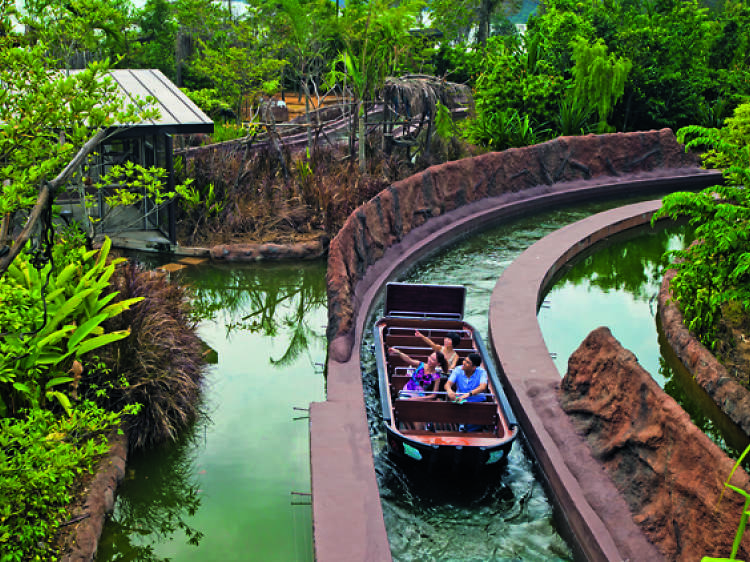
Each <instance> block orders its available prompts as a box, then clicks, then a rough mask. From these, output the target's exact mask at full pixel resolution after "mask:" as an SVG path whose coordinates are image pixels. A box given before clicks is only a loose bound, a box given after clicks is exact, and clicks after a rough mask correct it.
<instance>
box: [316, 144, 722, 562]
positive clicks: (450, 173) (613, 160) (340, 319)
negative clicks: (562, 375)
mask: <svg viewBox="0 0 750 562" xmlns="http://www.w3.org/2000/svg"><path fill="white" fill-rule="evenodd" d="M697 164H698V163H697V160H696V158H695V157H694V156H692V155H690V154H686V153H685V151H684V147H683V146H682V145H680V144H678V143H677V142H676V140H675V137H674V135H673V133H672V132H671V131H670V130H669V129H663V130H661V131H650V132H643V133H618V134H613V135H588V136H585V137H561V138H559V139H556V140H553V141H549V142H547V143H544V144H541V145H536V146H533V147H526V148H522V149H511V150H507V151H505V152H502V153H491V154H485V155H482V156H479V157H476V158H471V159H466V160H461V161H457V162H449V163H446V164H442V165H440V166H434V167H432V168H429V169H428V170H426V171H424V172H422V173H420V174H417V175H415V176H412V177H410V178H407V179H406V180H404V181H402V182H399V183H396V184H394V185H392V186H390V187H389V188H387V189H385V190H383V191H382V192H381V193H379V194H378V195H377V196H376V197H374V198H373V199H372V200H370V201H369V202H367V203H365V204H364V205H362V206H361V207H359V208H358V209H357V210H356V211H355V212H354V213H353V214H352V215H351V216H350V217H349V219H348V220H347V221H346V223H345V225H344V227H343V228H342V229H341V231H340V232H339V234H338V235H337V236H336V237H335V238H334V239H333V241H332V242H331V245H330V248H329V258H328V272H327V285H328V315H329V322H328V338H329V348H328V361H327V366H326V367H327V400H326V402H316V403H313V404H311V407H310V463H311V479H312V496H313V527H314V530H313V533H314V541H315V554H316V559H317V560H320V561H329V560H377V561H383V560H389V559H390V558H391V555H390V547H389V545H388V537H387V534H386V531H385V524H384V522H383V513H382V509H381V504H380V497H379V492H378V486H377V481H376V478H375V471H374V465H373V460H372V450H371V447H370V440H369V432H368V427H367V417H366V413H365V409H364V398H363V392H362V374H361V369H360V358H359V349H360V346H361V341H362V335H363V333H364V330H365V329H366V326H365V322H366V321H367V318H368V316H369V315H370V313H371V312H372V309H373V308H374V306H375V303H376V300H377V298H378V296H379V294H380V292H381V290H382V288H383V287H384V286H385V283H386V282H388V281H389V280H391V279H393V278H395V277H396V276H397V275H399V274H400V273H401V272H402V271H404V270H406V269H408V268H409V267H411V264H413V263H414V262H415V261H417V260H419V259H421V258H423V257H425V256H426V255H428V254H430V253H432V252H434V251H436V250H438V249H439V248H441V247H443V246H445V245H447V244H449V243H450V242H451V240H453V239H454V238H455V237H456V236H459V235H462V234H466V233H469V232H472V231H476V230H479V229H482V228H484V227H486V226H489V225H490V224H493V223H496V222H497V221H499V220H502V219H503V218H516V217H518V216H519V215H521V214H524V213H534V212H540V211H543V210H546V209H549V208H554V207H555V206H559V205H564V204H569V203H572V202H576V201H590V200H592V199H596V198H612V197H617V196H620V197H625V196H633V195H637V194H638V193H649V192H660V193H661V192H664V191H668V190H675V191H676V190H690V189H700V188H703V187H707V186H710V185H714V184H716V183H719V182H720V181H721V175H720V174H718V173H715V172H707V171H705V170H702V169H700V168H699V167H698V165H697ZM574 253H577V252H574ZM513 298H515V296H514V297H513ZM535 299H536V296H535ZM535 305H536V300H534V303H533V306H534V307H535ZM534 318H536V316H535V310H534ZM537 330H538V326H537ZM542 345H543V342H542ZM529 351H530V352H532V353H541V354H542V355H543V356H546V357H547V359H549V356H548V353H547V350H546V347H542V348H536V349H534V350H529ZM501 359H502V358H501ZM550 364H551V361H550ZM552 369H553V372H554V373H555V374H556V376H557V371H556V370H554V365H552ZM557 381H558V384H559V376H558V377H557ZM510 384H511V386H512V384H513V382H512V381H510ZM506 390H510V391H511V394H512V393H513V389H512V388H509V389H506ZM516 413H517V414H519V413H520V412H516ZM528 417H529V416H524V417H523V419H526V418H528ZM533 417H534V416H533V412H532V415H531V419H532V421H533ZM523 429H524V431H526V432H527V433H529V434H531V435H533V434H534V427H533V426H530V427H529V428H528V429H527V427H524V428H523ZM527 437H528V435H527ZM529 442H530V444H531V446H532V447H536V446H539V445H540V443H541V445H542V446H543V445H544V443H542V442H540V441H539V440H538V439H536V440H535V439H529ZM534 452H535V454H537V456H540V452H541V451H537V450H536V449H535V450H534ZM552 460H553V462H551V463H548V464H546V465H543V468H544V470H545V471H551V473H552V474H553V476H554V474H555V471H556V470H557V466H556V464H555V462H554V461H555V460H556V458H555V457H554V455H553V457H552ZM597 466H598V465H597ZM547 478H548V480H550V477H549V475H547ZM553 479H554V478H553ZM550 489H551V491H552V492H553V493H557V491H558V490H556V488H554V487H550ZM563 492H564V491H563ZM579 497H580V496H575V497H572V498H569V500H570V501H564V502H559V501H558V502H557V504H558V505H559V506H560V507H561V508H562V512H561V517H560V519H559V520H560V522H561V525H562V526H563V528H564V529H563V530H565V528H567V529H568V530H569V533H568V534H569V535H570V536H571V537H572V539H573V542H574V543H575V544H578V545H579V547H578V551H577V554H578V555H579V557H581V558H585V559H590V560H601V559H605V558H602V556H601V555H602V553H603V554H604V555H605V556H606V555H607V554H611V553H612V552H614V551H615V550H617V546H616V545H615V544H614V543H612V541H611V540H609V539H607V537H608V536H610V532H609V531H607V529H606V528H604V527H602V525H601V524H599V523H598V521H597V520H596V519H595V518H592V517H583V518H581V517H578V516H576V513H578V512H581V511H583V512H586V505H583V506H578V505H577V504H576V503H575V502H576V501H577V500H578V499H579ZM553 500H555V498H553ZM586 514H587V513H584V515H586ZM571 517H572V519H571ZM633 533H634V534H635V535H634V536H635V537H636V538H637V539H638V540H641V541H642V540H644V539H643V536H642V535H641V534H640V532H639V531H637V530H634V531H633ZM600 535H601V536H602V537H603V538H602V539H601V540H599V539H598V538H596V537H598V536H600ZM591 537H594V542H595V543H597V542H599V543H601V544H602V547H601V548H599V547H594V548H589V547H588V546H586V545H585V544H584V545H583V546H580V545H581V544H582V543H583V542H586V541H588V540H589V539H590V538H591ZM634 540H635V539H634ZM610 543H612V544H610ZM613 549H614V550H613ZM621 558H624V557H621Z"/></svg>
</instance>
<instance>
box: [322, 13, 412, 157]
mask: <svg viewBox="0 0 750 562" xmlns="http://www.w3.org/2000/svg"><path fill="white" fill-rule="evenodd" d="M423 5H424V3H423V1H422V0H404V1H403V2H400V3H399V4H398V5H397V6H393V5H392V4H391V3H390V2H388V0H350V1H349V2H347V4H346V8H345V9H344V11H343V13H342V15H341V17H340V18H339V20H338V25H339V35H340V37H341V38H342V41H343V43H344V49H343V50H342V51H341V52H340V53H339V56H338V57H337V58H336V60H335V61H334V62H333V64H332V69H331V72H330V73H329V75H328V83H329V84H334V83H339V84H341V85H342V88H343V91H344V96H345V98H346V97H348V96H351V105H352V108H353V110H352V127H351V132H350V137H349V148H350V152H351V154H352V156H353V154H354V146H355V143H354V141H355V138H357V137H358V138H359V155H358V159H359V167H360V170H363V171H364V169H365V122H364V118H365V114H366V102H367V101H369V100H373V99H374V98H375V93H376V91H378V90H379V89H380V88H381V87H382V85H383V84H384V83H385V79H386V77H387V76H389V75H391V74H392V73H393V71H394V70H395V69H396V68H398V64H399V56H400V55H401V54H402V52H401V51H400V50H399V49H398V48H397V47H398V46H401V45H404V44H406V43H408V42H410V41H412V40H413V39H412V37H411V36H410V35H409V29H411V28H412V27H413V26H414V25H415V24H416V21H417V14H419V12H420V10H421V9H422V7H423Z"/></svg>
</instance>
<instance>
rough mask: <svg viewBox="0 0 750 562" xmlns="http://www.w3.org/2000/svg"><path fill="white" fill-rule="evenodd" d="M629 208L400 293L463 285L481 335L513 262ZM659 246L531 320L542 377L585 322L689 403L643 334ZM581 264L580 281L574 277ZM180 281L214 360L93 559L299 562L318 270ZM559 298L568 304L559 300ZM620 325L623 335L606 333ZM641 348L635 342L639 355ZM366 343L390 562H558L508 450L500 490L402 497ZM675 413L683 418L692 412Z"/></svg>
mask: <svg viewBox="0 0 750 562" xmlns="http://www.w3.org/2000/svg"><path fill="white" fill-rule="evenodd" d="M635 201H636V200H635V199H631V200H625V201H622V200H620V201H611V202H605V203H596V204H586V205H579V206H577V207H575V208H564V209H560V210H557V211H553V212H549V213H543V214H539V215H534V216H531V217H522V218H519V219H518V220H516V221H513V222H511V223H506V224H504V225H501V226H498V227H496V228H493V229H490V230H487V231H485V232H483V233H480V234H477V235H474V236H471V237H469V238H466V239H462V240H456V241H455V242H454V243H453V244H452V245H451V246H450V247H448V248H446V249H445V250H443V251H441V252H440V253H439V254H436V255H434V256H432V257H430V258H429V259H427V260H423V261H422V262H420V263H419V264H416V265H415V267H414V268H413V269H412V270H411V271H410V272H408V273H407V274H406V275H405V276H404V277H403V279H402V280H406V281H411V282H428V283H445V284H457V283H459V284H464V285H466V287H467V303H466V317H467V319H468V320H469V321H470V322H471V323H473V324H474V325H475V326H476V327H477V328H478V329H479V330H480V331H481V332H482V334H484V335H485V336H486V334H487V308H488V306H489V298H490V295H491V293H492V290H493V288H494V286H495V283H496V281H497V278H498V277H499V275H500V274H501V273H502V272H503V270H504V269H505V267H507V265H509V264H510V263H511V262H512V261H513V259H515V258H516V257H517V256H518V255H519V254H520V253H521V252H523V251H524V250H525V249H526V248H528V247H529V246H530V245H531V244H533V243H534V242H535V241H537V240H539V239H540V238H542V237H543V236H545V235H547V234H549V233H551V232H552V231H554V230H556V229H558V228H560V227H562V226H564V225H566V224H569V223H571V222H574V221H576V220H580V219H582V218H585V217H587V216H589V215H591V214H593V213H596V212H600V211H603V210H606V209H609V208H613V207H616V206H619V205H622V204H626V203H633V202H635ZM659 236H662V235H656V238H653V239H652V237H651V235H647V236H645V238H642V240H641V241H640V242H637V243H636V245H635V246H632V245H628V244H630V242H627V241H625V244H626V246H625V247H623V248H618V247H617V246H616V245H615V246H607V247H605V248H597V249H596V253H595V254H592V255H591V256H589V257H587V258H586V259H584V260H581V261H580V262H579V263H578V264H576V266H575V267H574V268H572V269H571V270H570V271H569V272H567V273H568V274H569V275H570V277H569V278H567V279H566V278H563V279H562V280H561V281H560V282H558V285H557V286H556V287H555V289H553V291H552V292H550V294H549V295H548V299H549V301H550V308H543V309H542V310H541V312H540V321H541V322H542V328H543V332H544V334H545V338H549V339H548V340H547V342H548V345H549V347H550V349H551V350H552V351H556V352H557V354H558V359H557V364H558V365H564V364H565V362H566V361H567V356H568V355H569V354H570V352H572V350H573V349H575V347H577V345H578V344H580V342H581V341H582V339H583V338H584V337H585V335H586V334H587V333H588V332H589V331H590V330H591V329H592V328H591V327H589V324H587V323H586V322H589V317H591V322H593V327H596V326H598V325H600V324H602V323H604V324H607V325H609V326H610V327H612V329H613V332H614V333H615V335H616V336H617V337H622V338H623V340H624V344H625V345H626V347H629V348H631V349H633V350H634V351H635V353H636V355H637V356H638V358H639V360H641V362H642V364H644V366H645V365H648V367H647V368H648V369H649V370H652V369H655V370H653V371H652V372H653V373H654V375H655V377H657V378H660V379H661V382H662V384H664V386H665V387H666V388H668V389H669V388H670V387H672V388H674V389H676V390H674V391H673V395H678V394H680V393H682V394H685V395H687V396H688V397H689V398H690V397H691V396H692V394H693V391H692V390H690V388H689V386H687V384H686V383H685V384H683V382H682V378H681V377H682V375H680V374H679V373H677V372H676V371H675V370H674V369H672V368H671V367H669V365H668V363H667V362H666V360H665V359H664V357H662V356H661V355H660V352H659V350H660V347H659V342H658V336H657V330H656V326H655V323H654V314H655V310H656V303H655V299H654V294H655V288H658V278H659V276H660V273H659V268H660V267H661V266H660V265H659V264H658V261H659V260H658V256H660V255H661V253H662V252H663V249H664V248H666V247H667V246H669V245H671V244H678V243H682V242H681V241H680V236H683V235H682V234H680V233H669V234H667V235H665V236H666V238H664V237H663V236H662V238H659ZM618 243H619V242H618ZM647 256H651V257H647ZM623 260H624V263H625V264H627V266H626V267H625V270H624V271H620V269H619V266H617V265H616V263H618V262H623ZM587 263H588V264H589V265H590V267H591V268H592V269H588V270H586V269H583V270H578V269H576V267H579V266H580V267H586V264H587ZM184 279H185V280H186V281H187V282H188V283H189V284H190V285H191V286H192V287H193V290H194V294H195V297H194V301H193V302H194V305H195V308H196V311H197V312H198V314H199V315H200V317H201V318H202V320H201V322H200V334H201V336H202V338H203V339H204V340H205V341H206V342H207V343H208V344H209V345H210V346H211V347H212V348H213V349H214V350H215V351H216V352H217V355H218V363H216V364H215V365H213V366H212V367H211V369H210V370H209V372H208V373H207V378H206V385H205V404H204V409H205V411H206V414H207V415H206V417H205V418H204V419H202V420H200V421H199V422H198V423H196V424H195V426H194V427H193V428H192V430H191V431H189V432H188V433H187V434H186V435H185V436H184V437H183V438H182V439H181V441H180V442H179V443H176V444H173V445H170V446H165V447H162V448H159V449H157V450H154V451H148V452H147V453H145V454H142V455H139V456H135V457H132V458H131V459H130V460H129V462H128V469H127V476H126V479H125V481H124V482H123V485H122V486H121V487H120V488H119V490H118V499H117V502H116V506H115V512H114V515H113V517H112V518H111V520H110V521H109V522H108V523H107V525H106V527H105V529H104V534H103V536H102V540H101V544H100V549H99V555H98V557H97V559H98V560H109V561H115V560H116V561H124V560H153V561H157V560H166V559H172V560H176V561H183V560H187V561H190V560H196V561H197V560H200V561H213V560H221V561H234V560H237V561H245V560H262V561H266V560H271V561H273V560H280V561H307V560H312V559H313V548H312V520H311V509H310V506H309V496H307V495H305V494H306V493H308V492H309V491H310V474H309V435H308V420H307V418H306V415H307V412H306V411H305V410H304V408H307V407H308V405H309V403H310V402H311V401H318V400H324V399H325V381H324V377H323V374H322V369H321V364H322V363H323V362H324V360H325V338H324V334H325V324H326V321H327V317H326V311H325V303H326V300H325V263H324V262H317V263H307V264H302V265H297V264H295V265H281V266H265V265H253V266H239V265H233V266H231V267H216V266H211V265H205V266H200V267H199V268H192V269H188V270H187V271H186V273H185V277H184ZM573 289H575V290H573ZM564 291H570V293H569V294H567V296H565V297H564ZM580 291H584V292H580ZM621 291H624V293H623V294H620V292H621ZM599 293H601V294H599ZM610 297H611V298H612V299H614V301H615V302H616V303H617V304H616V305H614V306H615V310H616V312H614V313H613V314H611V315H610V316H608V317H606V318H605V317H598V316H597V314H598V313H599V312H600V311H602V310H604V309H605V308H607V307H610V306H613V305H612V303H611V302H610ZM582 312H585V314H583V313H582ZM555 315H557V316H555ZM623 321H625V322H626V323H630V324H629V325H631V326H632V327H631V328H622V327H621V322H623ZM552 332H555V333H557V334H558V336H554V337H552V336H551V335H550V334H551V333H552ZM625 332H628V333H629V334H630V335H624V333H625ZM555 338H557V339H555ZM641 341H644V342H648V343H647V344H644V346H643V347H639V345H641V344H640V342H641ZM369 343H371V342H370V341H367V342H365V345H364V347H363V361H362V363H363V372H364V377H363V385H364V388H365V401H366V407H367V412H368V423H369V425H370V429H371V439H372V447H373V453H374V459H375V468H376V476H377V479H378V484H379V486H380V491H381V501H382V506H383V512H384V517H385V523H386V527H387V530H388V533H389V540H390V543H391V549H392V554H393V557H394V559H395V560H397V561H401V560H404V561H406V560H420V561H421V560H505V561H509V560H524V561H526V560H571V552H570V549H569V548H568V546H567V545H566V544H565V542H564V541H563V540H562V538H561V537H560V535H559V534H558V533H557V530H556V528H555V522H554V518H553V513H552V508H551V505H550V503H549V501H548V498H547V496H546V494H545V491H544V488H543V486H542V485H541V483H540V481H539V480H538V478H537V477H536V475H535V467H534V462H533V460H532V459H531V458H530V457H529V456H528V454H527V452H526V451H525V448H524V446H523V439H520V440H519V441H518V442H517V443H516V444H515V445H514V447H513V450H512V452H511V454H510V456H509V460H508V466H507V469H506V472H505V474H504V475H503V477H502V479H501V481H499V482H498V483H496V484H494V485H493V486H491V487H490V488H489V489H486V490H483V491H482V492H481V493H473V491H472V493H471V494H465V493H464V489H463V488H462V487H461V486H458V485H456V486H453V485H450V484H449V485H448V486H447V487H445V488H444V489H440V490H434V492H435V493H424V489H422V491H421V492H416V491H415V489H414V486H413V482H411V481H410V480H409V479H408V478H406V477H405V476H404V475H403V474H402V472H401V471H400V470H399V469H398V467H395V466H393V465H392V464H391V462H390V460H389V458H388V456H387V455H386V454H385V452H384V440H383V431H382V422H381V420H380V417H379V416H380V413H379V407H380V406H379V399H378V397H379V394H378V389H377V376H376V374H375V368H374V357H373V355H372V352H371V350H370V348H369ZM662 349H663V348H662ZM177 352H178V350H177ZM683 378H684V377H683ZM687 379H689V377H687ZM691 399H692V398H691ZM679 400H680V402H681V404H683V407H686V409H690V408H692V406H690V405H688V406H686V404H693V403H695V404H699V403H698V402H695V401H693V402H690V400H687V401H684V400H682V399H679ZM295 408H301V410H298V409H295ZM696 408H697V409H696V410H695V412H697V413H695V412H693V413H691V415H693V419H694V420H695V419H700V418H701V416H703V417H704V418H705V419H706V420H708V421H707V422H706V423H705V424H704V426H705V427H709V426H717V427H718V426H719V425H720V424H719V423H717V422H714V421H713V418H712V417H711V416H706V415H705V414H704V413H703V411H704V410H702V409H701V408H702V406H700V404H699V405H698V406H697V407H696ZM696 416H697V418H696ZM295 418H300V419H295ZM709 429H710V428H709ZM708 432H709V431H707V433H708ZM192 543H195V544H192Z"/></svg>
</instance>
